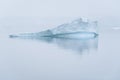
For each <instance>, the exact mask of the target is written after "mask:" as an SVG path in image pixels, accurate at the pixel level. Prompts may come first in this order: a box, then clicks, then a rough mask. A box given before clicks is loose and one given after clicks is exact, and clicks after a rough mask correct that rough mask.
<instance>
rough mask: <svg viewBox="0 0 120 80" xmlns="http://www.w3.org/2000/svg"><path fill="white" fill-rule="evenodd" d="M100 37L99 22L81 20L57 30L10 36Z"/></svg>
mask: <svg viewBox="0 0 120 80" xmlns="http://www.w3.org/2000/svg"><path fill="white" fill-rule="evenodd" d="M97 35H98V30H97V21H94V22H88V21H83V20H82V19H81V18H80V19H77V20H74V21H72V22H70V23H66V24H62V25H60V26H58V27H56V28H53V29H49V30H45V31H41V32H37V33H24V34H19V35H10V37H59V38H94V37H95V36H97Z"/></svg>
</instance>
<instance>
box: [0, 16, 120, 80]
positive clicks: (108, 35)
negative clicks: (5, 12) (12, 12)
mask: <svg viewBox="0 0 120 80" xmlns="http://www.w3.org/2000/svg"><path fill="white" fill-rule="evenodd" d="M73 19H75V18H64V19H61V18H58V19H57V18H48V19H47V18H45V19H43V18H42V19H41V18H36V17H34V18H33V17H26V18H25V17H24V18H20V17H19V18H17V17H12V18H3V19H1V20H0V24H1V25H0V36H1V39H0V44H1V46H0V64H1V66H0V75H1V76H0V79H1V80H119V79H120V77H119V74H120V64H119V61H120V59H119V57H120V54H119V53H120V49H119V47H120V43H119V41H120V37H119V34H120V30H116V29H112V27H114V26H115V25H118V26H119V24H118V22H119V21H118V19H117V18H116V21H115V18H114V19H109V20H108V18H107V19H106V20H105V19H100V20H99V21H98V23H99V36H98V37H95V38H92V39H87V40H81V39H64V38H32V37H31V38H9V35H11V34H19V33H25V32H39V31H42V30H46V29H50V28H54V27H55V26H57V25H59V24H62V23H65V22H67V21H71V20H73ZM112 20H113V21H112ZM111 22H113V24H112V23H111ZM112 25H113V26H112Z"/></svg>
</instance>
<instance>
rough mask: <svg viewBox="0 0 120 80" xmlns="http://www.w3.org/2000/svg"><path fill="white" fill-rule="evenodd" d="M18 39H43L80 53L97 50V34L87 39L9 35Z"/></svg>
mask: <svg viewBox="0 0 120 80" xmlns="http://www.w3.org/2000/svg"><path fill="white" fill-rule="evenodd" d="M10 38H20V39H31V40H37V41H44V42H47V43H51V44H56V45H57V46H58V47H60V48H62V49H66V50H72V51H76V52H78V53H80V54H82V53H84V52H85V51H90V50H97V47H98V36H96V37H94V38H89V39H88V38H87V39H76V38H75V39H74V38H53V37H10Z"/></svg>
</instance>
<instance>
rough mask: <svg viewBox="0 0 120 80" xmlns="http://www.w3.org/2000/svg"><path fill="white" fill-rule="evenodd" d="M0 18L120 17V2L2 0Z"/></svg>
mask: <svg viewBox="0 0 120 80" xmlns="http://www.w3.org/2000/svg"><path fill="white" fill-rule="evenodd" d="M0 16H2V17H4V16H40V17H56V16H57V17H69V16H120V0H0Z"/></svg>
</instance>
